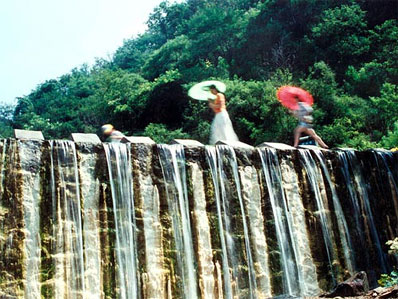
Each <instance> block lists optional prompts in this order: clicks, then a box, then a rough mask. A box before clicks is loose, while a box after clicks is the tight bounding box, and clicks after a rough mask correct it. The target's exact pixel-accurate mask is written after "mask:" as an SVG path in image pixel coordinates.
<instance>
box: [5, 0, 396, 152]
mask: <svg viewBox="0 0 398 299" xmlns="http://www.w3.org/2000/svg"><path fill="white" fill-rule="evenodd" d="M375 2H376V1H371V0H341V1H334V0H323V1H318V0H262V1H256V0H218V1H209V0H186V1H184V2H181V3H171V2H168V1H164V2H162V3H160V4H159V6H158V7H156V8H155V9H154V10H153V12H152V13H151V15H150V16H149V18H148V20H147V25H148V29H147V30H146V32H145V33H143V34H141V35H139V36H137V37H134V38H131V39H128V40H126V41H125V42H124V44H123V45H122V46H121V47H120V48H119V49H117V51H116V52H115V54H114V55H113V56H112V58H110V59H109V61H108V60H98V61H97V63H96V64H95V65H93V66H91V67H88V66H86V65H83V66H81V67H77V68H76V69H74V70H72V71H71V72H70V73H68V74H65V75H63V76H61V77H59V78H55V79H52V80H48V81H46V82H43V83H41V84H39V85H38V86H37V87H36V89H35V90H33V91H32V92H31V93H30V94H28V95H27V96H24V97H20V98H18V102H17V105H16V106H15V109H14V107H9V106H7V105H4V104H3V105H0V106H1V108H2V109H1V110H0V114H1V115H0V134H1V136H2V137H9V136H10V135H11V134H12V128H22V129H30V130H41V131H43V134H44V135H45V137H46V138H68V137H69V136H70V134H71V133H74V132H85V133H99V128H100V127H101V125H102V124H104V123H112V124H113V125H114V126H115V127H116V128H118V129H119V130H121V131H122V132H124V133H125V134H128V135H146V136H150V137H152V138H153V139H154V140H155V141H157V142H168V141H170V140H171V139H173V138H192V139H197V140H199V141H201V142H203V143H207V141H208V137H209V130H210V122H211V119H212V113H211V111H210V110H209V108H208V106H207V105H206V103H203V102H198V101H195V100H192V99H190V98H189V97H188V96H187V90H188V89H189V87H191V86H192V85H193V84H194V83H196V82H200V81H202V80H208V79H217V80H222V81H224V82H225V83H226V85H227V91H226V93H225V94H226V98H227V107H228V111H229V113H230V116H231V119H232V121H233V124H234V128H235V130H236V132H237V134H238V136H239V137H240V140H242V141H243V142H247V143H249V144H254V145H256V144H259V143H261V142H264V141H274V142H284V143H289V144H291V143H292V131H293V129H294V127H295V125H296V120H295V119H294V118H293V117H292V116H291V115H289V114H288V113H287V111H286V109H285V108H283V107H282V106H281V105H280V104H279V102H278V101H277V99H276V90H277V88H278V87H279V86H281V85H284V84H291V85H296V86H301V87H303V88H305V89H307V90H308V91H310V92H311V93H312V94H313V96H314V100H315V104H314V107H315V109H314V123H315V130H316V131H317V132H318V133H319V135H321V136H322V138H323V139H324V140H325V141H326V143H328V144H329V145H330V146H339V147H356V148H368V147H386V148H391V147H397V146H398V144H397V141H398V138H397V134H398V47H397V40H398V20H397V16H398V2H396V1H395V0H380V1H377V3H375ZM12 109H13V110H12Z"/></svg>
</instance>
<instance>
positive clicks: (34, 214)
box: [18, 141, 41, 299]
mask: <svg viewBox="0 0 398 299" xmlns="http://www.w3.org/2000/svg"><path fill="white" fill-rule="evenodd" d="M40 146H41V144H40V143H38V142H34V141H26V142H24V141H18V149H19V160H20V164H21V170H22V196H23V198H24V201H23V207H24V210H23V211H24V222H25V234H26V238H25V242H24V245H25V249H24V252H25V255H26V257H25V269H26V270H25V271H26V277H27V279H26V282H25V298H27V299H29V298H32V299H33V298H34V299H35V298H39V297H40V271H39V270H40V231H39V230H40V217H38V215H39V201H40V166H41V161H40V160H41V148H40Z"/></svg>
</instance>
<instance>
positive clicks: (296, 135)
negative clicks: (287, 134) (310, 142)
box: [293, 126, 305, 147]
mask: <svg viewBox="0 0 398 299" xmlns="http://www.w3.org/2000/svg"><path fill="white" fill-rule="evenodd" d="M304 130H305V128H304V127H301V126H297V127H296V128H295V129H294V145H293V146H294V147H298V144H299V141H300V136H301V133H303V132H304Z"/></svg>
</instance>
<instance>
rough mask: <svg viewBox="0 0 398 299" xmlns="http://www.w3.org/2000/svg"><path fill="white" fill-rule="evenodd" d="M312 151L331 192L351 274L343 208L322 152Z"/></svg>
mask: <svg viewBox="0 0 398 299" xmlns="http://www.w3.org/2000/svg"><path fill="white" fill-rule="evenodd" d="M312 151H313V153H314V154H315V156H316V157H317V159H318V161H319V164H320V165H321V167H322V170H323V173H324V175H325V178H326V181H327V183H328V185H329V188H330V190H331V193H332V200H333V206H334V212H335V215H336V218H337V226H338V228H339V230H338V233H339V235H340V239H341V245H342V246H343V253H344V259H345V263H346V266H347V270H348V271H349V273H350V274H351V275H353V274H354V270H355V269H356V266H355V256H354V250H353V247H352V241H351V237H350V232H349V231H348V225H347V220H346V218H345V216H344V213H343V209H342V207H341V204H340V200H339V198H338V196H337V192H336V188H335V187H334V184H333V182H332V179H331V177H330V174H329V171H328V168H327V167H326V161H325V157H324V156H323V154H322V151H321V150H319V149H314V150H312Z"/></svg>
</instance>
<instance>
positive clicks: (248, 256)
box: [216, 145, 257, 298]
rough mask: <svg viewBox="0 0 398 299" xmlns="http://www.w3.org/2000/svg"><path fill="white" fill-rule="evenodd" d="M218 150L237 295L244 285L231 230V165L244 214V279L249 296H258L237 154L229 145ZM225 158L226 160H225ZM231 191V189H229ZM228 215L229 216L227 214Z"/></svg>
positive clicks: (221, 146) (228, 240)
mask: <svg viewBox="0 0 398 299" xmlns="http://www.w3.org/2000/svg"><path fill="white" fill-rule="evenodd" d="M216 150H217V157H218V167H219V176H220V187H221V198H222V202H223V213H224V221H225V225H226V228H227V231H229V233H228V234H227V242H226V245H227V250H228V251H229V253H228V256H230V257H231V258H232V265H233V268H232V269H233V271H232V273H233V276H234V277H233V280H234V282H235V283H236V290H237V292H238V293H237V296H238V297H239V296H242V294H240V293H241V292H242V287H241V286H240V285H239V283H240V281H239V279H241V277H239V276H240V275H241V274H240V273H239V270H238V268H239V267H238V264H235V263H236V256H237V252H236V249H235V247H236V246H235V243H236V241H235V240H234V238H233V234H232V231H231V230H230V229H231V228H230V227H229V225H230V219H231V216H232V215H231V213H232V211H231V210H230V203H229V202H228V200H229V199H228V198H227V188H226V181H227V168H228V166H229V167H230V169H229V170H230V171H231V172H232V180H233V183H234V184H233V185H234V187H235V190H236V196H237V197H238V201H239V208H240V209H239V212H240V214H241V216H242V225H243V238H244V244H245V248H244V250H245V260H246V262H247V272H248V273H247V279H245V280H244V281H248V283H249V290H248V291H249V298H257V292H256V290H257V283H256V273H255V270H254V263H253V258H252V252H251V248H250V237H249V229H248V224H247V219H246V212H245V208H244V203H243V199H242V192H241V186H240V181H239V173H238V165H237V161H236V156H235V152H234V150H233V148H232V147H230V146H227V145H217V146H216ZM224 159H225V160H226V161H225V162H226V163H225V162H224ZM229 191H231V190H229ZM227 215H228V216H227Z"/></svg>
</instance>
